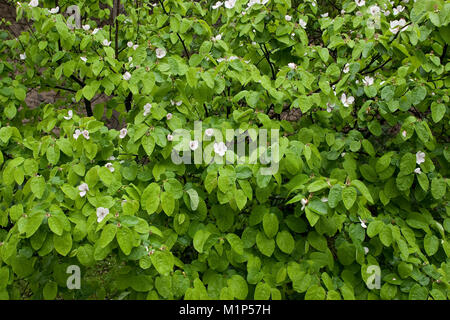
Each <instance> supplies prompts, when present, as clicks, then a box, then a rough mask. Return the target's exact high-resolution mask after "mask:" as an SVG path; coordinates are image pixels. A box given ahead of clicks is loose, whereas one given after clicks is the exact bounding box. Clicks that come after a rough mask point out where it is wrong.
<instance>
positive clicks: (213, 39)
mask: <svg viewBox="0 0 450 320" xmlns="http://www.w3.org/2000/svg"><path fill="white" fill-rule="evenodd" d="M211 40H212V41H214V42H215V41H219V40H222V34H221V33H220V34H218V35H217V36H215V37H212V38H211Z"/></svg>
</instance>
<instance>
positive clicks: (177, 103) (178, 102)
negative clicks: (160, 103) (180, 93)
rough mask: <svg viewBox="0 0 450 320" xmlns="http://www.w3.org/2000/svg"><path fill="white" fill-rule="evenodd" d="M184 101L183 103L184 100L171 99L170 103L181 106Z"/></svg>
mask: <svg viewBox="0 0 450 320" xmlns="http://www.w3.org/2000/svg"><path fill="white" fill-rule="evenodd" d="M182 103H183V101H181V100H179V101H173V100H170V104H171V105H173V106H174V105H177V106H181V104H182Z"/></svg>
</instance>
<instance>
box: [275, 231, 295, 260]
mask: <svg viewBox="0 0 450 320" xmlns="http://www.w3.org/2000/svg"><path fill="white" fill-rule="evenodd" d="M277 245H278V248H280V250H281V251H283V252H284V253H286V254H291V253H292V251H294V246H295V240H294V237H292V235H291V234H290V233H289V232H288V231H286V230H283V231H281V232H279V233H278V234H277Z"/></svg>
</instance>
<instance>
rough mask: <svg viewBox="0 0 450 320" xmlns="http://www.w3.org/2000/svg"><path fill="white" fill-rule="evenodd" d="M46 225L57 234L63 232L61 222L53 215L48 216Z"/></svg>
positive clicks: (59, 234)
mask: <svg viewBox="0 0 450 320" xmlns="http://www.w3.org/2000/svg"><path fill="white" fill-rule="evenodd" d="M48 226H49V227H50V230H52V232H53V233H55V234H57V235H58V236H61V235H62V234H63V231H64V230H63V224H62V222H61V221H60V220H59V219H58V218H56V217H54V216H51V217H50V218H48Z"/></svg>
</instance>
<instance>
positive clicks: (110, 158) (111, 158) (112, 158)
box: [108, 156, 116, 161]
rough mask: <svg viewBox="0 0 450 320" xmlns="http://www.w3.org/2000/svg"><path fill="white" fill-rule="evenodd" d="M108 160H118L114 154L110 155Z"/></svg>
mask: <svg viewBox="0 0 450 320" xmlns="http://www.w3.org/2000/svg"><path fill="white" fill-rule="evenodd" d="M108 160H110V161H114V160H116V157H114V156H111V157H109V158H108Z"/></svg>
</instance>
